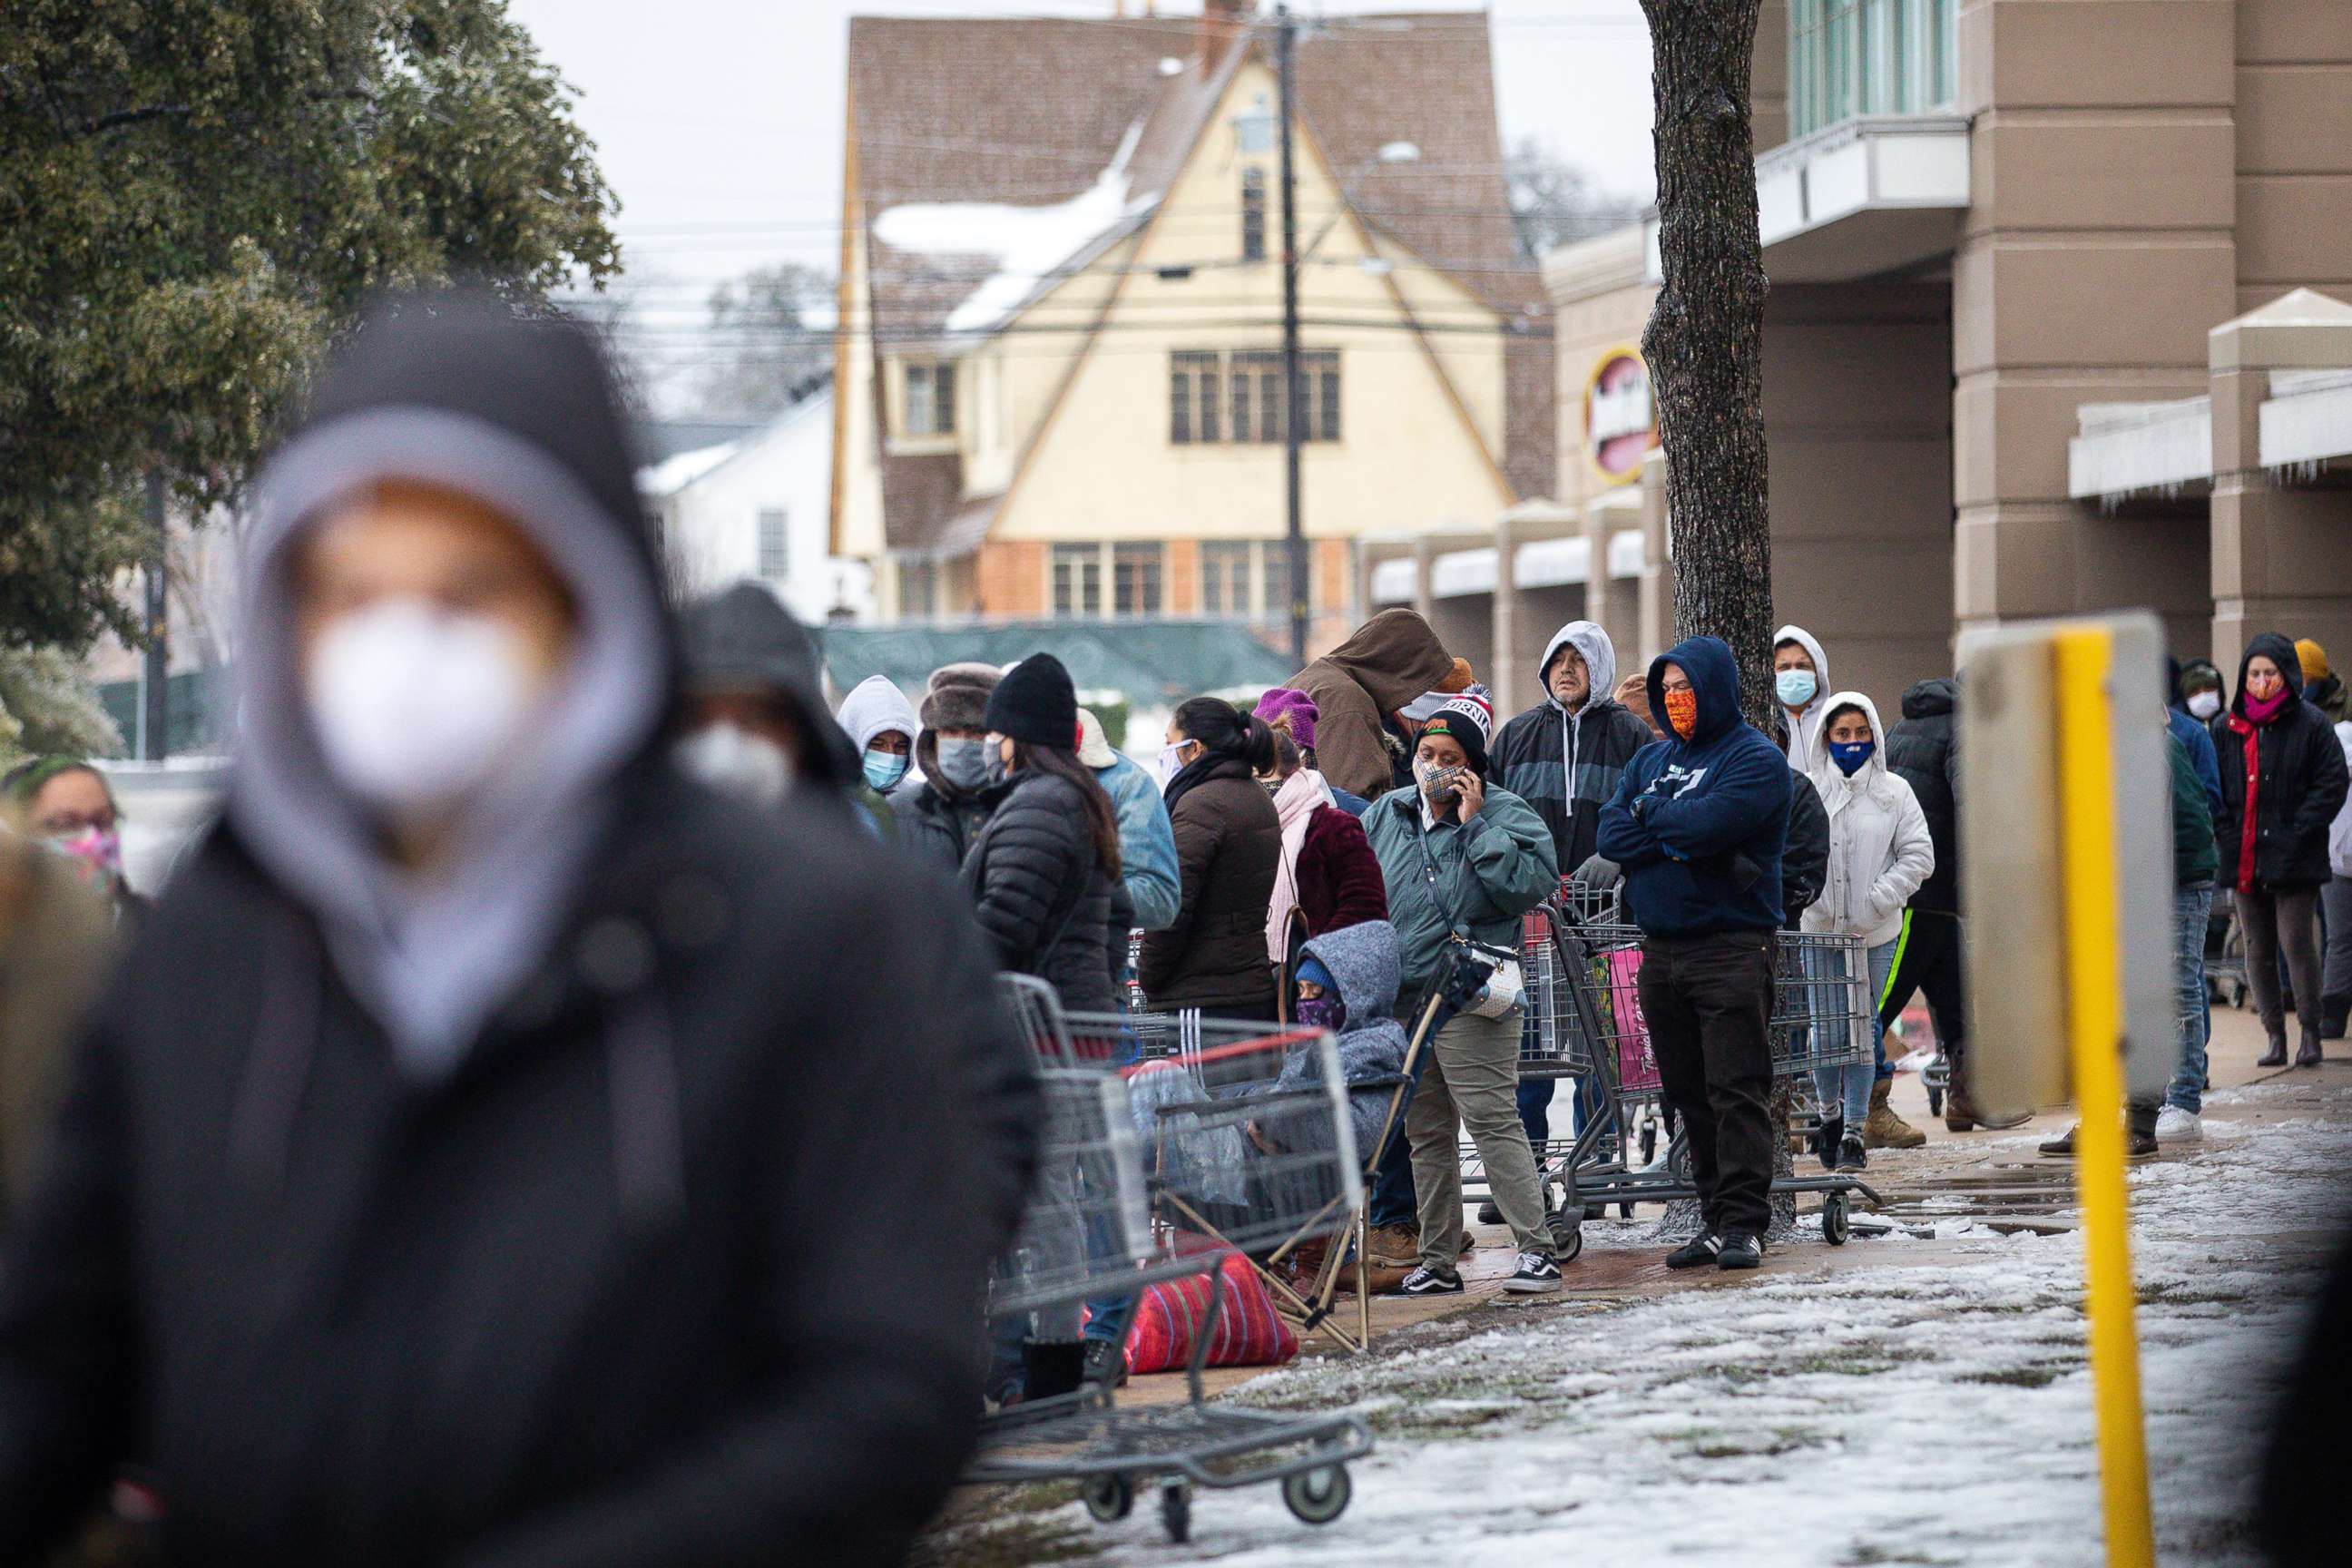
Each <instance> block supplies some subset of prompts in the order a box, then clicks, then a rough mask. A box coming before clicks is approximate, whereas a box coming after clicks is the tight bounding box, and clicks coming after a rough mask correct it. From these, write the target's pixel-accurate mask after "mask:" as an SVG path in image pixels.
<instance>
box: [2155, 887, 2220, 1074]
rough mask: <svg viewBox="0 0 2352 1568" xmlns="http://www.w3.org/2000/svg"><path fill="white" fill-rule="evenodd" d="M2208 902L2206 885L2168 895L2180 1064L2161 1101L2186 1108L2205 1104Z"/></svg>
mask: <svg viewBox="0 0 2352 1568" xmlns="http://www.w3.org/2000/svg"><path fill="white" fill-rule="evenodd" d="M2212 907H2213V889H2210V888H2183V889H2180V890H2179V892H2176V893H2174V894H2173V895H2172V995H2173V1007H2174V1011H2175V1012H2176V1014H2177V1015H2178V1018H2177V1022H2178V1024H2179V1036H2180V1065H2179V1068H2178V1069H2177V1070H2176V1071H2175V1072H2174V1073H2173V1075H2172V1087H2171V1088H2170V1089H2167V1090H2165V1093H2164V1102H2165V1103H2166V1104H2167V1105H2177V1106H2179V1108H2180V1109H2181V1110H2186V1111H2189V1112H2192V1113H2193V1112H2196V1111H2200V1110H2203V1109H2204V1108H2205V1042H2206V1040H2207V1039H2208V1038H2209V1037H2210V1034H2209V1031H2210V1029H2211V1028H2212V1019H2211V1015H2210V1013H2209V1012H2208V1011H2207V1003H2206V999H2205V918H2206V915H2207V913H2208V912H2209V911H2210V910H2211V909H2212Z"/></svg>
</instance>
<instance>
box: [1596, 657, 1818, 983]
mask: <svg viewBox="0 0 2352 1568" xmlns="http://www.w3.org/2000/svg"><path fill="white" fill-rule="evenodd" d="M1669 664H1678V665H1680V666H1682V668H1683V671H1684V673H1685V674H1686V675H1688V676H1689V677H1690V683H1691V690H1692V691H1693V692H1694V693H1695V694H1696V696H1697V698H1698V724H1697V727H1696V730H1695V731H1694V732H1693V734H1692V736H1691V738H1690V739H1689V740H1687V741H1685V740H1683V739H1681V738H1680V737H1678V736H1675V735H1674V734H1673V733H1671V731H1670V732H1669V733H1668V736H1667V738H1666V739H1665V740H1663V741H1657V742H1652V743H1651V744H1649V745H1647V746H1644V747H1643V748H1642V749H1641V750H1640V751H1639V752H1635V753H1633V761H1632V762H1630V763H1627V764H1626V765H1625V776H1624V777H1623V778H1622V780H1620V781H1619V782H1618V785H1617V794H1616V795H1615V796H1614V797H1613V798H1612V799H1611V801H1610V802H1609V804H1608V805H1605V806H1603V807H1602V808H1601V854H1603V855H1605V856H1607V857H1608V858H1610V859H1612V860H1614V861H1615V862H1616V863H1617V864H1618V865H1619V866H1621V867H1622V868H1624V872H1625V908H1626V911H1627V913H1629V914H1630V915H1632V917H1633V923H1634V924H1635V925H1638V926H1640V927H1641V928H1642V930H1643V931H1644V932H1646V933H1648V934H1650V935H1652V936H1668V937H1688V936H1709V935H1713V934H1714V933H1716V932H1717V931H1771V930H1774V929H1776V928H1778V927H1779V925H1780V847H1781V841H1782V839H1783V838H1784V837H1786V836H1787V833H1788V826H1789V786H1790V783H1791V782H1792V781H1793V780H1794V778H1795V775H1794V774H1793V773H1790V771H1789V763H1788V761H1787V759H1786V758H1784V757H1782V756H1781V754H1780V748H1779V747H1777V746H1775V745H1773V744H1772V742H1771V740H1770V739H1769V737H1768V736H1766V735H1765V734H1764V733H1763V732H1762V731H1759V730H1757V729H1756V728H1755V727H1754V726H1752V725H1750V724H1749V723H1748V721H1746V720H1745V719H1743V718H1741V717H1740V713H1739V670H1738V666H1737V665H1736V664H1735V663H1733V661H1732V658H1731V649H1730V647H1729V646H1728V645H1727V644H1726V643H1724V642H1723V641H1722V639H1720V638H1718V637H1686V638H1685V639H1684V640H1683V641H1682V642H1680V643H1677V644H1676V645H1675V647H1672V648H1669V649H1668V650H1667V651H1666V652H1664V653H1663V654H1661V655H1659V656H1658V657H1657V658H1654V659H1653V660H1651V662H1650V711H1651V712H1653V713H1656V714H1660V715H1663V714H1664V712H1665V710H1666V703H1665V693H1664V687H1663V684H1662V682H1663V680H1664V671H1665V668H1666V666H1667V665H1669Z"/></svg>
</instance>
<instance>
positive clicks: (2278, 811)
mask: <svg viewBox="0 0 2352 1568" xmlns="http://www.w3.org/2000/svg"><path fill="white" fill-rule="evenodd" d="M2257 657H2260V658H2267V659H2269V660H2271V661H2272V662H2273V663H2274V664H2276V665H2277V666H2278V667H2279V670H2280V672H2281V673H2282V674H2284V676H2285V677H2286V685H2287V689H2288V690H2289V691H2291V692H2293V693H2294V700H2292V701H2290V702H2288V703H2287V705H2286V706H2285V707H2284V709H2282V710H2280V711H2279V713H2278V715H2277V716H2276V717H2275V718H2273V719H2272V721H2270V722H2269V723H2267V724H2256V723H2254V722H2253V721H2252V720H2250V719H2248V718H2247V717H2246V665H2247V664H2248V663H2249V662H2251V661H2252V659H2254V658H2257ZM2237 693H2238V694H2237V696H2236V697H2234V698H2232V699H2231V702H2230V710H2229V712H2228V713H2227V714H2225V715H2224V716H2223V717H2222V718H2221V721H2220V722H2218V723H2216V724H2215V725H2214V726H2213V744H2214V749H2215V750H2216V751H2217V752H2219V753H2220V755H2219V756H2218V757H2217V758H2216V759H2215V760H2216V761H2218V762H2219V763H2221V820H2220V821H2219V822H2217V823H2215V824H2214V825H2213V837H2214V847H2216V848H2217V849H2219V850H2220V851H2221V876H2220V878H2219V879H2218V880H2217V881H2216V883H2215V886H2217V887H2222V888H2235V889H2239V890H2240V891H2246V890H2249V889H2251V890H2253V891H2256V892H2266V893H2267V892H2276V891H2281V890H2285V889H2296V888H2317V887H2321V886H2324V885H2325V884H2326V881H2327V879H2328V877H2329V869H2328V865H2327V825H2328V824H2329V823H2331V822H2333V821H2334V820H2335V819H2336V812H2337V811H2338V810H2339V809H2341V808H2342V806H2343V805H2344V796H2345V792H2346V785H2347V778H2346V773H2345V767H2344V748H2343V746H2342V744H2341V743H2340V742H2337V740H2336V731H2335V729H2334V728H2333V727H2332V726H2331V725H2330V724H2329V723H2328V722H2327V718H2326V715H2325V714H2323V713H2321V712H2320V710H2318V709H2316V708H2314V707H2313V706H2312V705H2311V704H2310V703H2308V702H2305V701H2304V700H2303V666H2302V665H2301V663H2299V662H2298V661H2297V660H2296V658H2295V653H2294V644H2293V643H2291V642H2289V641H2287V640H2286V638H2284V637H2280V636H2279V635H2278V634H2277V633H2275V632H2265V633H2263V635H2262V636H2261V637H2256V638H2255V639H2254V640H2253V641H2252V642H2251V643H2248V644H2247V645H2246V657H2245V658H2243V659H2242V660H2240V661H2239V664H2238V685H2237ZM2250 798H2251V799H2252V802H2253V810H2252V813H2249V812H2248V811H2247V809H2246V803H2247V801H2248V800H2249V799H2250ZM2249 854H2251V855H2252V863H2251V865H2249V863H2248V860H2247V857H2248V855H2249ZM2250 874H2251V875H2250Z"/></svg>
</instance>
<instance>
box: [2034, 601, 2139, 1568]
mask: <svg viewBox="0 0 2352 1568" xmlns="http://www.w3.org/2000/svg"><path fill="white" fill-rule="evenodd" d="M2114 642H2115V638H2114V635H2113V634H2112V633H2111V632H2110V631H2109V630H2108V629H2107V628H2105V627H2104V626H2083V627H2073V628H2068V629H2066V630H2063V631H2061V632H2059V633H2058V634H2057V639H2056V653H2057V692H2058V701H2057V710H2058V776H2059V804H2060V811H2061V822H2060V827H2059V834H2060V843H2061V845H2062V847H2063V857H2064V866H2065V889H2066V891H2065V900H2066V909H2065V915H2066V931H2067V935H2068V942H2067V986H2066V989H2067V994H2068V1001H2067V1010H2068V1014H2069V1016H2068V1024H2069V1026H2070V1027H2069V1029H2068V1033H2069V1035H2070V1037H2072V1040H2073V1048H2074V1102H2075V1109H2076V1110H2078V1111H2079V1112H2080V1113H2081V1115H2082V1121H2081V1123H2080V1127H2079V1130H2078V1131H2076V1133H2075V1135H2074V1171H2075V1183H2076V1185H2077V1186H2078V1188H2079V1189H2080V1191H2081V1194H2082V1200H2083V1248H2084V1284H2085V1287H2086V1289H2085V1295H2086V1297H2087V1299H2088V1308H2089V1312H2090V1319H2091V1380H2092V1390H2093V1397H2094V1398H2095V1401H2096V1405H2097V1411H2098V1425H2099V1489H2100V1496H2101V1500H2102V1502H2103V1504H2104V1505H2105V1513H2106V1525H2107V1562H2108V1563H2109V1565H2110V1568H2154V1565H2155V1563H2156V1539H2155V1530H2154V1526H2153V1524H2152V1523H2151V1521H2150V1519H2149V1514H2148V1498H2147V1432H2146V1429H2145V1426H2144V1424H2143V1421H2142V1418H2141V1414H2140V1394H2139V1331H2138V1329H2137V1325H2136V1323H2135V1321H2134V1318H2135V1314H2136V1312H2137V1307H2138V1297H2137V1292H2136V1291H2135V1290H2134V1289H2133V1285H2132V1268H2131V1216H2130V1197H2129V1189H2128V1186H2127V1184H2126V1182H2125V1180H2124V1126H2123V1116H2124V1087H2123V1058H2122V1046H2123V950H2122V943H2121V940H2120V937H2119V930H2120V926H2121V920H2122V910H2121V907H2120V901H2119V895H2118V890H2117V889H2118V882H2117V878H2116V826H2115V816H2114V814H2115V809H2116V780H2115V754H2114V750H2113V746H2114V734H2115V718H2116V716H2115V712H2114V708H2115V703H2114V699H2113V695H2112V692H2111V691H2110V689H2109V686H2108V674H2109V669H2110V667H2111V665H2112V662H2113V652H2114Z"/></svg>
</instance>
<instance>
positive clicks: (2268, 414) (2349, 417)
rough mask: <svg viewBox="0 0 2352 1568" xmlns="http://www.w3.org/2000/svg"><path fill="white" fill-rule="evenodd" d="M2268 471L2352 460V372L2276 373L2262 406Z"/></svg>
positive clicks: (2265, 462) (2312, 466)
mask: <svg viewBox="0 0 2352 1568" xmlns="http://www.w3.org/2000/svg"><path fill="white" fill-rule="evenodd" d="M2260 417H2261V422H2262V455H2263V468H2322V467H2325V466H2326V465H2328V464H2330V463H2334V462H2337V461H2340V460H2342V459H2344V458H2352V370H2274V371H2273V372H2271V395H2270V397H2269V398H2268V400H2266V401H2265V402H2264V403H2263V406H2262V411H2261V416H2260Z"/></svg>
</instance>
